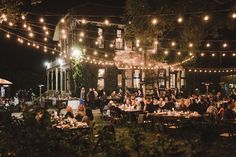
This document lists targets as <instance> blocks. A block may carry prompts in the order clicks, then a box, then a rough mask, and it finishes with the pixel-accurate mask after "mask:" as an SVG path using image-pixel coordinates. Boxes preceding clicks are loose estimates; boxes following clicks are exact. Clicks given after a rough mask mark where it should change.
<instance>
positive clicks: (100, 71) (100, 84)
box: [97, 69, 105, 90]
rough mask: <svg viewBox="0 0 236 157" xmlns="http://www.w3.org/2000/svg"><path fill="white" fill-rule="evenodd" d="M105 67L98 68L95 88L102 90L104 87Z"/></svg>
mask: <svg viewBox="0 0 236 157" xmlns="http://www.w3.org/2000/svg"><path fill="white" fill-rule="evenodd" d="M104 77H105V69H98V84H97V89H98V90H102V89H104V87H105V81H104Z"/></svg>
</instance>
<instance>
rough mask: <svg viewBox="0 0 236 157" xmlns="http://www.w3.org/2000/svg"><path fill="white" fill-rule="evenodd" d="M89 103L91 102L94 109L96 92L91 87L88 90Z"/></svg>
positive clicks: (90, 104) (90, 105)
mask: <svg viewBox="0 0 236 157" xmlns="http://www.w3.org/2000/svg"><path fill="white" fill-rule="evenodd" d="M88 104H89V107H91V108H92V109H93V108H94V106H95V93H94V91H93V90H92V88H90V89H89V92H88Z"/></svg>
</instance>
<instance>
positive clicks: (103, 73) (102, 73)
mask: <svg viewBox="0 0 236 157" xmlns="http://www.w3.org/2000/svg"><path fill="white" fill-rule="evenodd" d="M104 76H105V69H98V77H102V78H104Z"/></svg>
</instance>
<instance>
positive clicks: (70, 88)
mask: <svg viewBox="0 0 236 157" xmlns="http://www.w3.org/2000/svg"><path fill="white" fill-rule="evenodd" d="M93 8H94V9H93ZM95 8H96V9H95ZM98 8H99V9H98ZM89 10H91V12H90V11H89ZM99 10H106V13H104V11H103V14H105V15H116V16H118V15H122V14H123V13H122V10H120V8H116V7H113V8H112V7H111V6H108V7H106V6H99V5H94V4H86V5H82V6H79V7H75V8H73V9H72V10H71V11H70V12H69V13H68V14H67V15H66V16H65V17H64V18H63V21H61V22H60V23H58V25H57V27H56V30H55V34H54V40H55V41H58V42H59V46H60V57H59V58H58V59H56V60H55V61H54V62H51V63H49V65H48V67H47V90H48V91H51V92H57V91H60V92H61V93H71V92H72V93H73V92H75V89H74V86H75V83H76V80H74V79H73V77H72V75H73V70H72V68H73V61H72V60H73V57H74V56H73V52H74V50H75V49H79V53H80V55H81V56H83V57H84V58H88V57H90V58H95V59H97V60H99V59H100V58H102V59H105V60H113V61H114V62H122V63H125V64H130V63H131V62H132V65H137V66H138V65H140V63H141V62H142V58H141V56H140V55H138V53H137V52H136V50H137V47H135V44H133V43H134V41H126V40H125V38H124V33H125V28H124V25H123V24H122V22H120V21H119V20H117V19H111V21H115V22H116V24H112V23H109V21H104V19H101V18H98V19H97V18H95V17H94V16H96V17H99V16H101V17H103V16H104V15H101V13H100V11H99ZM93 15H94V16H93ZM87 16H89V18H86V19H85V18H83V17H87ZM101 21H104V22H101ZM117 23H120V24H117ZM71 59H72V60H71ZM81 64H83V65H84V67H85V72H84V76H83V77H85V83H84V84H83V86H84V87H85V88H86V89H88V88H95V89H97V90H102V89H105V90H107V91H109V92H111V91H113V90H118V89H127V88H128V89H142V88H143V89H144V90H147V92H149V90H151V89H153V88H175V89H176V88H178V89H180V88H181V86H184V85H185V71H184V70H183V69H181V70H178V71H177V70H173V69H171V68H164V67H167V66H166V64H165V63H161V64H163V68H159V69H156V70H147V69H146V70H144V69H141V68H134V69H133V68H127V67H121V66H106V65H99V64H90V63H89V62H82V63H81ZM144 86H145V88H144Z"/></svg>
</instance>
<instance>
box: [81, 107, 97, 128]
mask: <svg viewBox="0 0 236 157" xmlns="http://www.w3.org/2000/svg"><path fill="white" fill-rule="evenodd" d="M93 120H94V116H93V112H92V109H91V108H86V111H85V115H84V116H83V118H82V120H81V122H85V123H87V124H88V126H91V125H92V124H93V123H92V122H93Z"/></svg>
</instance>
